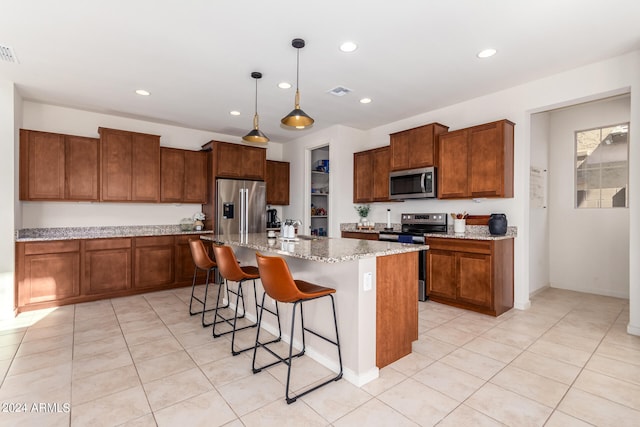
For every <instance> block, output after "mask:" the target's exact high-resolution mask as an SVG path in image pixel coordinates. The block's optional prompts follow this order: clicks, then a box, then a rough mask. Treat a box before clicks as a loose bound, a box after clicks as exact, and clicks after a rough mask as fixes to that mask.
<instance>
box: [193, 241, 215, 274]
mask: <svg viewBox="0 0 640 427" xmlns="http://www.w3.org/2000/svg"><path fill="white" fill-rule="evenodd" d="M189 246H190V247H191V257H192V258H193V263H194V264H195V265H196V266H197V267H198V268H199V269H201V270H209V269H210V268H213V267H215V266H216V263H215V262H214V261H213V260H212V259H211V258H209V255H207V250H206V249H205V247H204V243H202V240H200V239H191V240H189Z"/></svg>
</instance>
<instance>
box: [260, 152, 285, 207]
mask: <svg viewBox="0 0 640 427" xmlns="http://www.w3.org/2000/svg"><path fill="white" fill-rule="evenodd" d="M265 183H266V184H267V204H268V205H288V204H289V162H278V161H275V160H267V177H266V179H265Z"/></svg>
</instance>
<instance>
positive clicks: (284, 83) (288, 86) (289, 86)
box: [278, 82, 291, 89]
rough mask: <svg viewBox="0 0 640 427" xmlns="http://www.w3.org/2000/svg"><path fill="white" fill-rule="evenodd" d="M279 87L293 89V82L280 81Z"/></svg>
mask: <svg viewBox="0 0 640 427" xmlns="http://www.w3.org/2000/svg"><path fill="white" fill-rule="evenodd" d="M278 87H279V88H280V89H291V83H287V82H280V83H278Z"/></svg>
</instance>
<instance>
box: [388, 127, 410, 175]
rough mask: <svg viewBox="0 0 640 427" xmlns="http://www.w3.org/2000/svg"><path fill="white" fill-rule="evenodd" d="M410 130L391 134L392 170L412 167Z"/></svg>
mask: <svg viewBox="0 0 640 427" xmlns="http://www.w3.org/2000/svg"><path fill="white" fill-rule="evenodd" d="M409 138H410V133H409V131H403V132H398V133H394V134H391V135H390V141H391V144H390V145H391V170H394V171H397V170H406V169H411V160H410V157H411V153H410V140H409Z"/></svg>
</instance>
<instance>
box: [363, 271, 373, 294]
mask: <svg viewBox="0 0 640 427" xmlns="http://www.w3.org/2000/svg"><path fill="white" fill-rule="evenodd" d="M363 279H364V280H363V282H364V285H363V289H364V290H365V291H370V290H371V288H373V273H372V272H370V271H369V272H367V273H364V278H363Z"/></svg>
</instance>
